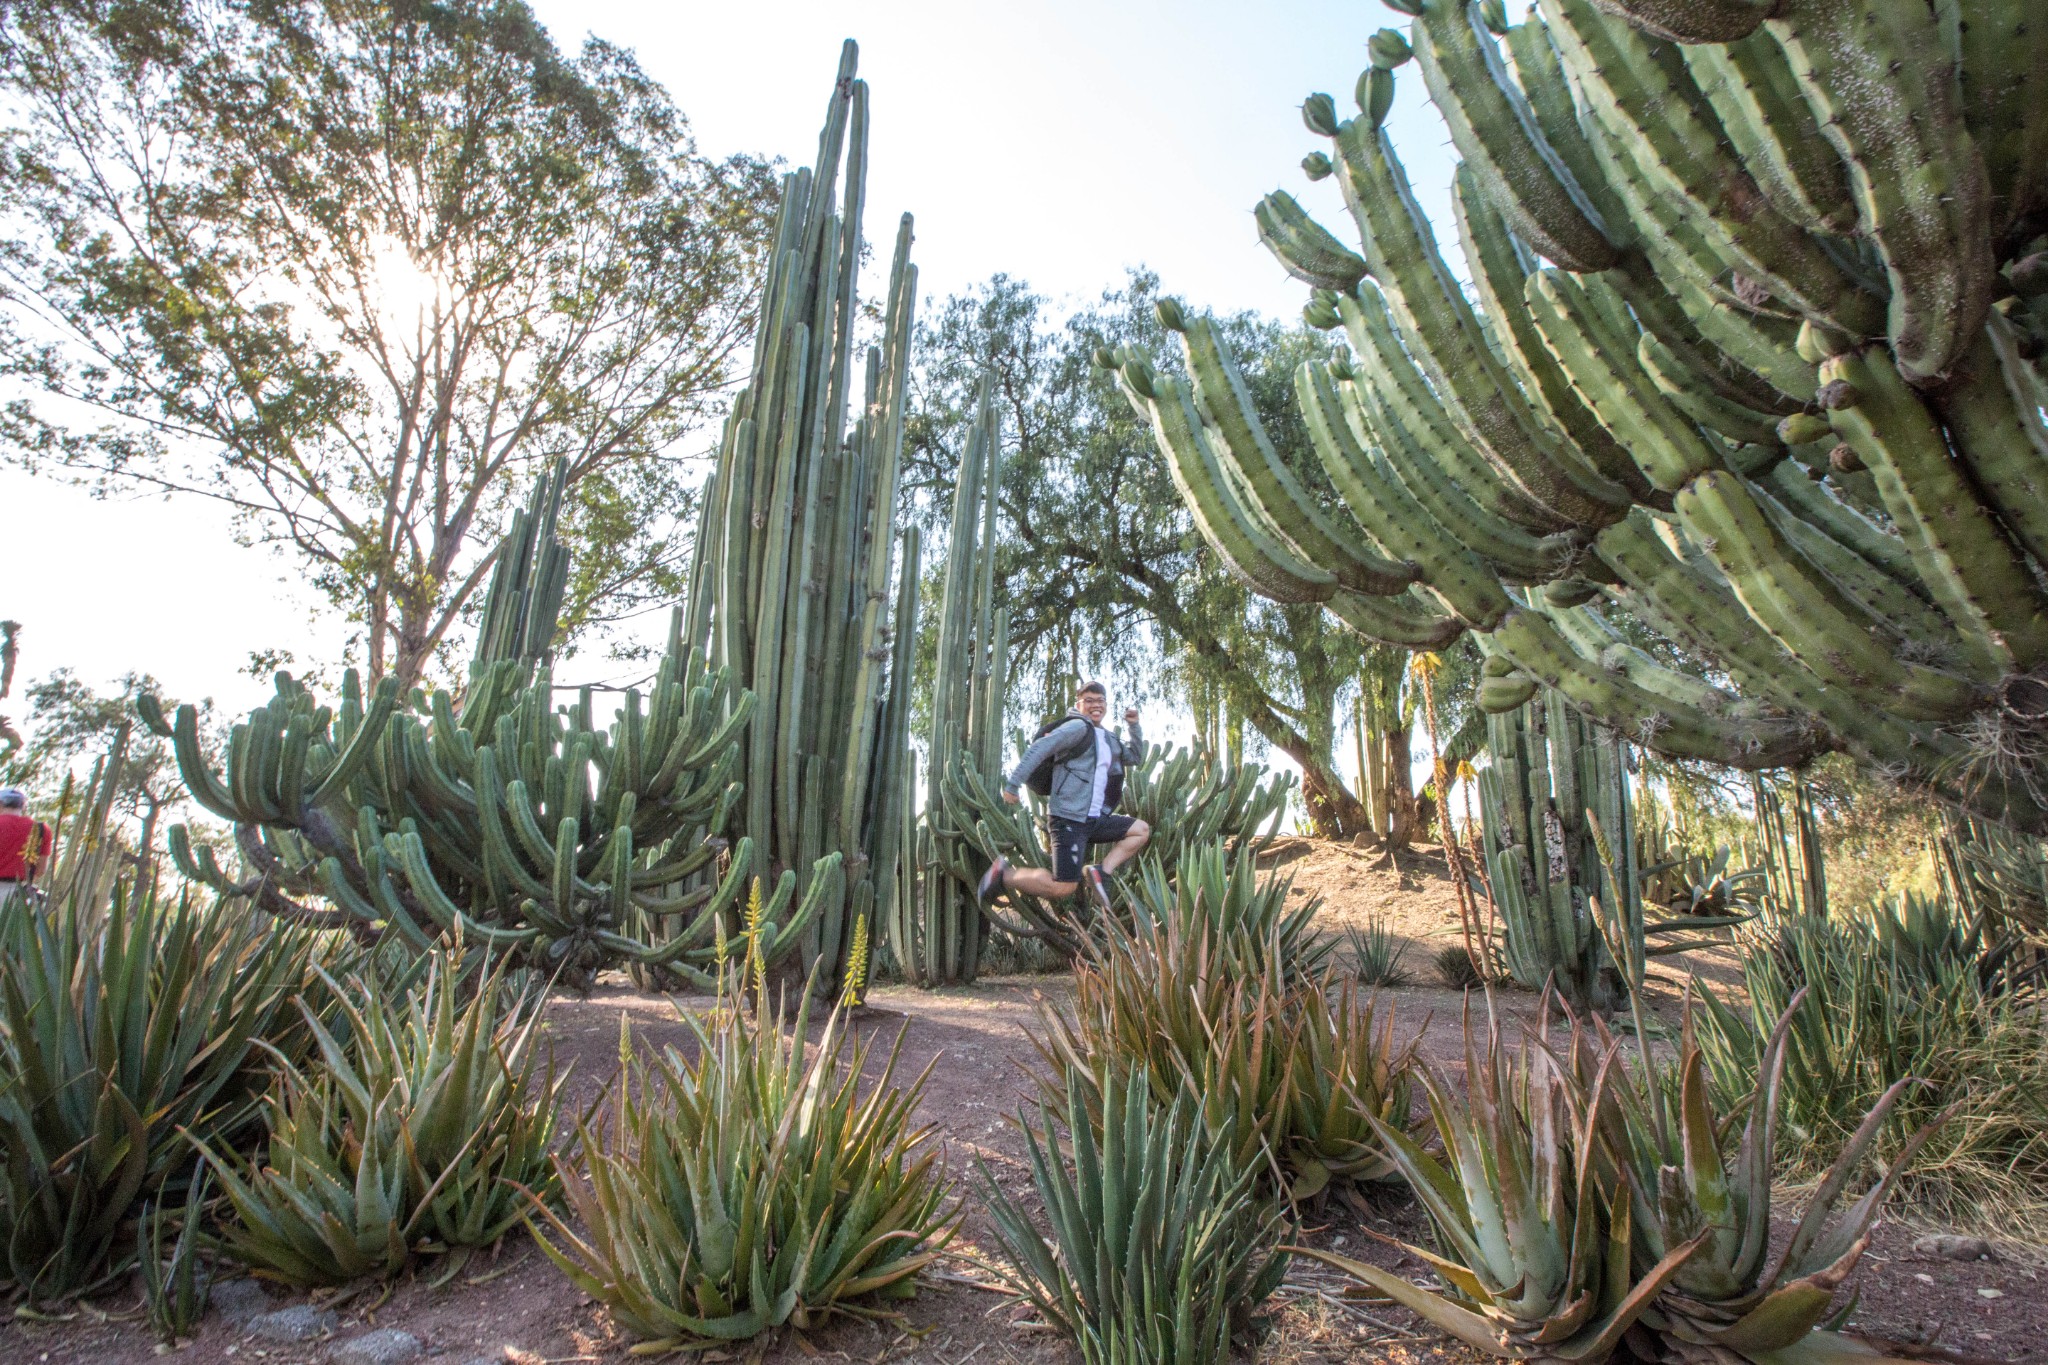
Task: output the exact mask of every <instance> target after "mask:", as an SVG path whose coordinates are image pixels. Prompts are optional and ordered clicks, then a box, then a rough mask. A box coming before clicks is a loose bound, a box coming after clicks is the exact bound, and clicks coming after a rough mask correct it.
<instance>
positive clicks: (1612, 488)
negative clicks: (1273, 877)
mask: <svg viewBox="0 0 2048 1365" xmlns="http://www.w3.org/2000/svg"><path fill="white" fill-rule="evenodd" d="M1397 8H1399V9H1401V10H1402V11H1403V12H1405V13H1407V14H1409V15H1411V16H1413V20H1414V22H1413V24H1412V25H1411V26H1410V28H1409V30H1408V32H1407V33H1406V34H1405V35H1404V34H1402V33H1399V32H1396V31H1394V30H1383V31H1382V32H1381V33H1380V34H1378V35H1377V36H1376V37H1375V38H1374V39H1373V40H1372V43H1371V45H1370V49H1371V52H1372V63H1373V64H1372V66H1371V67H1370V68H1369V69H1368V70H1367V71H1366V72H1365V73H1364V74H1363V75H1362V76H1361V77H1360V80H1359V85H1358V91H1357V94H1358V103H1359V114H1358V115H1357V116H1356V117H1354V118H1350V119H1340V118H1339V117H1338V113H1337V109H1336V105H1335V103H1334V102H1333V101H1332V100H1331V99H1330V98H1329V97H1328V96H1325V95H1316V96H1313V97H1311V98H1310V99H1309V100H1308V101H1307V102H1306V103H1305V105H1304V106H1303V114H1304V117H1305V120H1306V122H1307V124H1308V126H1309V128H1310V130H1311V131H1312V132H1315V133H1317V134H1319V135H1321V136H1323V137H1325V138H1327V139H1328V140H1329V148H1328V150H1327V151H1326V152H1325V151H1318V152H1315V153H1312V154H1311V155H1310V156H1309V157H1308V158H1307V159H1306V160H1305V161H1304V162H1303V166H1304V168H1305V169H1306V171H1307V172H1308V174H1309V176H1310V177H1311V178H1312V179H1322V178H1325V177H1331V176H1334V178H1335V181H1336V184H1337V187H1338V188H1339V189H1340V190H1341V192H1342V195H1343V199H1344V203H1345V205H1346V207H1347V208H1348V209H1349V210H1350V213H1351V215H1352V217H1353V219H1354V221H1355V223H1356V226H1357V231H1358V239H1359V241H1360V243H1361V249H1360V250H1359V251H1357V252H1354V251H1352V250H1351V249H1350V248H1348V247H1347V246H1345V245H1344V244H1343V243H1341V242H1340V241H1339V240H1338V239H1337V237H1336V236H1335V235H1333V234H1332V233H1330V232H1329V231H1327V230H1326V229H1324V228H1323V227H1321V226H1320V225H1319V224H1317V223H1316V222H1315V221H1313V220H1312V219H1311V218H1310V217H1309V216H1308V215H1307V214H1306V213H1305V212H1304V211H1303V210H1302V208H1301V207H1300V206H1299V205H1298V204H1297V203H1296V202H1295V201H1294V199H1293V198H1292V197H1290V196H1289V195H1287V194H1284V193H1276V194H1273V195H1270V196H1268V197H1267V199H1266V200H1265V201H1264V202H1263V203H1262V204H1261V205H1260V206H1259V208H1258V213H1257V218H1258V223H1259V228H1260V233H1261V236H1262V237H1263V239H1264V240H1265V242H1266V244H1267V245H1268V247H1269V248H1271V249H1272V251H1273V252H1274V253H1275V255H1276V256H1278V258H1279V259H1280V261H1281V263H1282V264H1283V265H1284V266H1285V267H1286V268H1287V269H1288V270H1289V271H1290V272H1291V273H1293V274H1294V275H1295V276H1296V277H1297V278H1299V279H1301V280H1303V281H1304V282H1306V283H1307V284H1309V285H1310V286H1312V288H1313V290H1314V293H1313V296H1312V298H1311V301H1310V303H1309V305H1308V318H1309V321H1310V322H1311V323H1312V324H1314V325H1316V326H1319V327H1325V328H1338V327H1341V328H1342V329H1343V331H1344V333H1345V335H1346V337H1347V338H1348V340H1349V343H1350V347H1349V351H1348V353H1342V354H1339V355H1336V356H1333V358H1331V359H1330V360H1328V361H1325V362H1320V363H1310V364H1305V365H1304V366H1302V368H1301V369H1300V371H1299V373H1298V374H1297V376H1296V388H1297V395H1298V399H1299V403H1300V408H1301V412H1302V415H1303V417H1304V418H1305V419H1306V424H1307V427H1308V429H1309V432H1310V434H1311V436H1312V438H1313V441H1314V444H1315V448H1316V455H1317V456H1318V458H1319V460H1320V462H1321V464H1322V465H1323V467H1324V469H1325V470H1326V471H1327V472H1328V474H1329V476H1330V480H1331V482H1332V484H1334V485H1335V487H1336V489H1337V491H1338V493H1339V494H1340V495H1341V497H1342V500H1343V502H1344V505H1345V508H1346V510H1347V511H1348V513H1349V515H1348V516H1343V515H1337V514H1334V513H1332V512H1330V511H1329V510H1327V509H1324V508H1322V507H1319V506H1317V505H1316V504H1315V503H1314V502H1313V501H1311V500H1310V499H1309V498H1308V496H1307V495H1306V494H1305V493H1304V492H1303V490H1302V488H1301V487H1300V485H1299V483H1298V481H1297V480H1296V479H1295V478H1294V477H1293V475H1292V474H1291V473H1290V472H1289V470H1288V469H1287V468H1286V467H1285V465H1284V464H1283V463H1282V462H1281V461H1280V460H1279V459H1278V458H1277V456H1276V454H1275V452H1274V450H1273V447H1272V444H1271V442H1270V441H1269V440H1268V439H1267V436H1266V434H1265V433H1264V432H1263V431H1262V430H1261V429H1260V427H1259V424H1258V421H1257V419H1256V417H1255V416H1254V414H1253V413H1252V410H1251V407H1250V404H1249V403H1248V402H1247V401H1246V398H1245V393H1244V387H1243V383H1242V381H1241V379H1240V378H1239V376H1238V374H1237V370H1236V366H1235V363H1234V361H1233V360H1232V358H1231V357H1230V355H1229V354H1228V353H1227V351H1226V350H1225V349H1224V348H1223V346H1222V344H1221V342H1220V339H1219V337H1218V334H1217V332H1216V330H1215V328H1214V327H1213V326H1212V325H1211V324H1210V323H1209V322H1207V321H1206V320H1203V319H1199V318H1193V317H1189V316H1186V315H1184V314H1183V312H1182V311H1181V310H1180V309H1179V308H1178V307H1176V306H1173V305H1171V304H1167V305H1163V306H1162V314H1163V315H1164V316H1165V318H1166V321H1167V322H1168V325H1169V326H1172V327H1174V328H1176V329H1177V330H1179V331H1180V332H1181V334H1182V339H1183V341H1184V344H1185V348H1186V352H1187V369H1188V378H1187V379H1186V380H1185V381H1182V380H1177V379H1172V378H1169V377H1167V376H1166V375H1165V374H1163V373H1160V372H1157V371H1155V370H1154V369H1153V368H1152V367H1151V366H1150V365H1149V364H1148V363H1147V362H1146V360H1145V358H1144V357H1141V356H1136V355H1131V354H1128V353H1123V354H1112V355H1109V356H1105V357H1103V359H1105V360H1108V361H1109V362H1111V363H1114V364H1116V365H1118V366H1119V368H1120V370H1121V372H1122V376H1123V379H1124V383H1125V387H1126V390H1127V393H1128V395H1129V396H1130V397H1131V399H1132V400H1133V402H1134V403H1135V404H1136V405H1137V406H1138V407H1139V409H1140V410H1141V412H1143V413H1144V414H1145V415H1146V416H1148V417H1149V418H1150V419H1151V421H1152V423H1153V425H1154V428H1155V432H1156V434H1157V436H1158V439H1159V442H1160V445H1161V447H1162V449H1164V450H1165V452H1166V453H1167V455H1168V457H1169V459H1170V460H1171V462H1172V465H1173V470H1174V474H1175V477H1176V479H1177V481H1178V483H1179V486H1180V488H1181V491H1182V493H1183V495H1184V496H1185V498H1186V500H1187V502H1188V504H1189V506H1190V507H1191V508H1192V509H1193V510H1194V512H1195V515H1196V518H1197V521H1198V522H1199V524H1200V526H1201V528H1202V530H1203V532H1204V534H1205V535H1206V536H1207V538H1208V539H1209V541H1210V542H1211V544H1213V545H1214V546H1215V548H1216V549H1217V550H1218V552H1219V553H1220V554H1222V555H1223V556H1224V558H1225V559H1226V560H1227V561H1228V562H1229V563H1230V564H1231V565H1232V566H1233V567H1234V568H1235V569H1236V570H1237V571H1238V572H1239V573H1240V574H1241V575H1242V576H1244V577H1245V578H1246V580H1247V581H1249V582H1251V583H1252V584H1254V585H1255V586H1256V587H1257V588H1259V590H1260V591H1262V592H1265V593H1267V594H1268V595H1270V596H1273V597H1274V598H1276V599H1279V600H1283V601H1321V602H1325V603H1327V604H1328V605H1329V607H1330V609H1331V610H1332V611H1334V612H1336V613H1337V614H1338V615H1339V616H1341V617H1342V618H1343V619H1345V620H1347V621H1349V622H1350V623H1352V624H1353V625H1355V626H1356V627H1357V628H1359V629H1360V630H1362V631H1364V632H1365V633H1367V634H1369V635H1372V636H1374V637H1375V638H1378V639H1382V640H1388V641H1393V642H1396V643H1401V644H1408V645H1411V646H1416V647H1423V646H1434V645H1435V644H1438V643H1441V642H1442V641H1443V640H1445V639H1448V638H1451V637H1455V636H1456V635H1458V634H1460V633H1462V632H1464V631H1468V630H1469V631H1473V632H1477V633H1478V634H1479V635H1480V636H1481V637H1482V641H1483V643H1484V645H1485V648H1486V650H1487V651H1488V653H1489V654H1490V655H1491V656H1492V657H1493V658H1494V659H1495V660H1496V661H1497V663H1496V671H1495V673H1494V674H1493V678H1492V683H1491V686H1490V688H1489V692H1490V693H1491V703H1492V705H1493V706H1494V707H1496V708H1497V707H1501V706H1513V705H1518V704H1519V703H1520V702H1521V701H1522V700H1524V699H1526V696H1527V694H1528V691H1529V689H1530V688H1531V687H1532V686H1533V685H1534V683H1536V682H1538V681H1540V682H1542V683H1544V684H1547V685H1549V686H1552V687H1555V688H1557V689H1558V690H1559V691H1561V692H1562V693H1563V694H1564V696H1565V697H1566V698H1567V699H1568V700H1569V701H1570V702H1571V704H1572V705H1573V706H1574V707H1576V708H1577V709H1579V710H1580V711H1582V712H1584V713H1585V714H1587V715H1590V716H1593V717H1596V718H1599V719H1600V720H1602V721H1603V722H1604V723H1606V724H1608V725H1611V726H1613V727H1614V728H1616V729H1618V730H1620V731H1621V732H1622V733H1623V734H1625V735H1626V736H1627V737H1629V738H1631V739H1633V740H1635V741H1637V742H1640V743H1642V744H1644V745H1647V746H1649V747H1651V748H1654V749H1656V750H1658V751H1660V752H1663V753H1666V754H1669V755H1673V756H1677V757H1689V758H1701V759H1709V760H1713V761H1717V762H1723V763H1732V764H1736V765H1738V766H1741V767H1745V768H1751V769H1758V768H1769V767H1777V766H1782V765H1788V764H1794V763H1798V762H1800V761H1802V760H1804V759H1806V758H1808V757H1810V756H1812V755H1814V754H1817V753H1820V752H1824V751H1827V750H1832V749H1843V750H1847V751H1849V752H1851V753H1852V754H1854V755H1856V756H1857V757H1858V758H1860V759H1861V760H1863V761H1864V762H1866V763H1867V764H1869V765H1871V766H1872V767H1874V768H1876V769H1878V770H1880V771H1882V772H1884V773H1887V774H1889V775H1891V776H1893V777H1895V778H1897V779H1899V780H1901V781H1904V782H1908V783H1911V784H1913V785H1916V786H1918V787H1921V788H1924V789H1926V790H1929V791H1931V792H1933V793H1936V794H1938V795H1940V796H1942V797H1943V798H1945V799H1947V800H1950V801H1953V802H1955V803H1956V804H1958V805H1960V806H1963V807H1965V808H1967V809H1968V810H1971V811H1974V812H1976V813H1978V814H1980V815H1984V816H1988V817H1991V818H1993V819H1996V820H2000V821H2003V822H2006V823H2008V824H2010V825H2013V826H2016V827H2019V828H2022V829H2026V830H2031V831H2035V832H2040V831H2042V830H2044V829H2048V790H2044V783H2048V590H2044V583H2048V577H2044V571H2048V496H2044V494H2048V426H2044V423H2043V417H2042V403H2043V399H2044V396H2048V371H2044V369H2043V365H2042V360H2041V356H2042V352H2043V348H2044V346H2048V238H2044V237H2043V235H2042V234H2043V232H2044V229H2048V23H2043V22H2040V17H2039V15H2038V14H2033V13H2032V11H2033V10H2035V9H2037V8H2038V6H2036V5H2034V4H2032V3H2031V0H1952V2H1951V3H1943V4H1929V3H1927V0H1855V3H1851V2H1850V0H1780V2H1779V3H1776V4H1771V5H1765V4H1755V3H1749V0H1740V2H1739V3H1738V2H1736V0H1728V2H1727V3H1718V2H1717V3H1713V4H1705V3H1702V4H1674V3H1670V2H1669V0H1542V2H1541V4H1540V7H1539V9H1540V12H1535V11H1532V13H1531V14H1530V16H1529V17H1528V18H1527V19H1526V20H1525V21H1524V22H1522V23H1520V24H1516V25H1513V26H1509V25H1508V23H1507V22H1506V17H1505V14H1504V9H1503V6H1502V5H1501V4H1500V3H1499V0H1484V3H1467V0H1397ZM1631 16H1632V17H1633V18H1634V19H1635V20H1636V22H1638V23H1640V24H1641V25H1642V27H1636V26H1634V25H1632V23H1631V22H1630V17H1631ZM1710 19H1711V22H1710V21H1709V20H1710ZM1667 39H1669V40H1670V41H1667ZM1411 58H1412V59H1413V61H1414V63H1415V65H1416V67H1417V68H1419V70H1420V72H1421V75H1422V78H1423V80H1424V82H1425V83H1426V84H1427V85H1428V87H1429V91H1430V94H1431V96H1432V97H1433V99H1434V100H1435V102H1436V104H1437V107H1438V108H1439V109H1440V110H1441V111H1442V113H1443V115H1444V117H1445V120H1446V122H1447V123H1448V125H1449V128H1450V132H1451V138H1452V141H1453V142H1454V144H1455V145H1456V147H1457V149H1458V152H1459V154H1460V156H1461V157H1462V158H1463V164H1462V165H1461V166H1460V167H1459V168H1458V171H1457V175H1456V180H1455V185H1454V192H1455V193H1454V202H1455V206H1456V210H1457V221H1456V225H1455V226H1456V231H1457V233H1458V236H1459V239H1460V243H1461V245H1462V247H1463V249H1464V255H1465V261H1466V264H1467V266H1468V268H1469V277H1470V279H1471V282H1472V296H1471V297H1468V296H1467V294H1466V292H1465V290H1464V288H1463V287H1462V286H1461V284H1460V282H1459V279H1458V277H1457V276H1456V275H1455V274H1454V273H1453V271H1452V270H1451V268H1450V267H1449V266H1448V265H1447V264H1446V262H1445V261H1444V260H1443V258H1442V257H1441V256H1440V255H1439V254H1438V250H1437V243H1436V238H1435V234H1434V232H1433V231H1432V227H1431V224H1430V223H1429V222H1427V221H1426V220H1425V219H1424V218H1423V216H1422V215H1421V213H1420V211H1419V209H1418V208H1417V206H1416V202H1415V199H1414V197H1413V195H1412V194H1411V193H1410V192H1409V188H1408V184H1407V179H1406V175H1405V173H1404V171H1403V169H1402V166H1401V163H1400V161H1399V159H1398V157H1397V156H1396V155H1395V151H1394V148H1393V145H1392V144H1391V142H1390V141H1389V139H1388V137H1387V135H1386V133H1385V132H1384V130H1383V129H1382V128H1381V126H1380V124H1381V121H1382V120H1383V119H1384V117H1385V115H1386V113H1387V110H1388V108H1389V106H1390V103H1391V100H1392V95H1393V82H1394V69H1395V68H1396V67H1399V66H1401V65H1403V64H1405V63H1407V62H1408V61H1409V60H1410V59H1411ZM1618 615H1626V616H1630V617H1633V618H1634V619H1635V620H1636V621H1637V622H1639V623H1641V624H1643V625H1644V626H1647V627H1649V628H1650V629H1651V630H1653V631H1654V632H1656V633H1658V634H1661V635H1662V636H1663V637H1665V638H1666V639H1667V640H1668V641H1669V642H1671V643H1673V644H1675V645H1677V646H1678V647H1679V648H1680V650H1681V651H1682V652H1683V653H1685V654H1689V655H1691V656H1693V657H1695V658H1698V659H1701V660H1704V661H1706V664H1707V666H1706V667H1705V668H1699V669H1685V670H1681V669H1676V668H1672V667H1668V666H1665V665H1664V664H1663V663H1661V662H1660V661H1659V660H1658V659H1657V658H1655V657H1653V656H1652V654H1650V653H1646V652H1645V651H1643V650H1641V649H1639V648H1637V647H1636V644H1635V643H1634V642H1632V641H1631V640H1630V639H1627V638H1624V637H1623V636H1622V635H1621V634H1619V633H1617V631H1615V630H1614V629H1613V628H1612V627H1611V625H1610V623H1611V622H1612V621H1614V620H1615V619H1616V617H1617V616H1618Z"/></svg>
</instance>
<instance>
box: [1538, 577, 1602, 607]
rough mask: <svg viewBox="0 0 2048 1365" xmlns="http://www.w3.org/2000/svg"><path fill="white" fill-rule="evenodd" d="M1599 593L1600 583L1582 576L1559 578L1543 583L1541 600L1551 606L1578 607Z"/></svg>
mask: <svg viewBox="0 0 2048 1365" xmlns="http://www.w3.org/2000/svg"><path fill="white" fill-rule="evenodd" d="M1599 595H1600V585H1599V584H1598V583H1592V582H1588V581H1587V580H1586V579H1583V578H1560V579H1558V580H1557V581H1556V582H1554V583H1546V584H1544V585H1543V600H1544V601H1546V602H1548V603H1549V604H1550V605H1551V606H1553V607H1580V606H1584V605H1585V604H1586V603H1588V602H1590V601H1592V600H1593V599H1594V598H1596V597H1598V596H1599Z"/></svg>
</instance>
